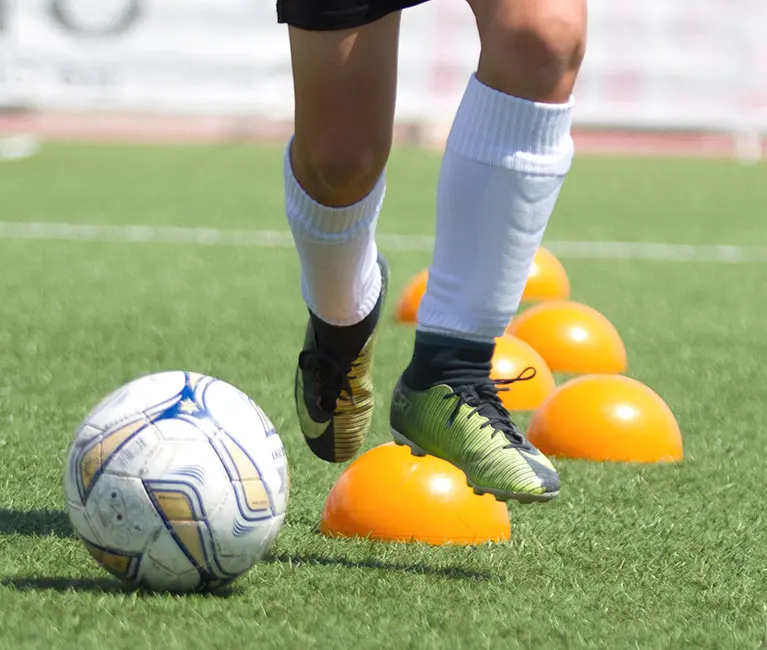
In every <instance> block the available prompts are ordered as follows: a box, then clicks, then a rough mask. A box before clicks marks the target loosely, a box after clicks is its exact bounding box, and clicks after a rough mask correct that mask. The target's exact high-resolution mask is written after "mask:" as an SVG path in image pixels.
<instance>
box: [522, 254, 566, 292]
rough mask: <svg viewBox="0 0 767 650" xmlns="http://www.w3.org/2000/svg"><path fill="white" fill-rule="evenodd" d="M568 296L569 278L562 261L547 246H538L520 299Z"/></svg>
mask: <svg viewBox="0 0 767 650" xmlns="http://www.w3.org/2000/svg"><path fill="white" fill-rule="evenodd" d="M569 297H570V279H569V278H568V277H567V272H566V271H565V267H564V266H562V263H561V262H560V261H559V260H558V259H557V258H556V257H555V256H554V253H552V252H551V251H550V250H549V249H548V248H544V247H543V246H540V247H539V248H538V250H537V251H536V253H535V259H534V260H533V265H532V267H530V273H529V274H528V276H527V284H526V285H525V290H524V293H523V294H522V300H523V301H528V302H537V301H541V300H563V299H565V298H569Z"/></svg>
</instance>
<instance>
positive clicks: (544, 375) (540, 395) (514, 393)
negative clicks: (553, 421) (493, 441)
mask: <svg viewBox="0 0 767 650" xmlns="http://www.w3.org/2000/svg"><path fill="white" fill-rule="evenodd" d="M527 368H535V373H530V374H529V375H528V374H527V373H525V370H526V369H527ZM520 375H521V376H522V377H523V378H524V377H528V376H529V377H530V378H529V379H525V380H524V381H519V382H515V383H514V384H512V385H511V386H509V387H508V388H509V389H508V390H501V391H500V392H499V393H498V395H499V396H500V398H501V401H502V402H503V405H504V406H505V407H506V408H507V409H508V410H509V411H532V410H534V409H536V408H538V407H539V406H540V404H541V402H543V400H544V399H546V398H547V397H548V396H549V395H550V394H551V393H552V392H554V389H555V388H556V384H555V382H554V376H553V375H552V374H551V370H549V366H548V365H547V364H546V362H545V361H544V360H543V357H541V355H540V354H538V353H537V352H536V351H535V350H534V349H533V348H532V347H531V346H529V345H528V344H527V343H525V342H524V341H522V340H520V339H518V338H517V337H516V336H511V335H509V334H507V335H506V336H501V337H499V338H497V339H496V340H495V353H494V354H493V368H492V371H491V372H490V376H491V377H492V378H493V379H515V378H517V377H520Z"/></svg>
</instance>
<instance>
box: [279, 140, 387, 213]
mask: <svg viewBox="0 0 767 650" xmlns="http://www.w3.org/2000/svg"><path fill="white" fill-rule="evenodd" d="M390 149H391V136H388V137H381V138H377V139H367V138H365V139H358V138H350V137H346V138H344V137H339V138H329V137H328V138H319V137H315V138H311V140H310V141H308V142H305V141H304V142H302V141H299V140H294V145H293V169H294V171H295V172H296V175H297V176H298V177H299V181H300V182H301V183H302V184H303V185H304V189H305V190H306V191H307V192H308V193H309V194H310V195H311V196H312V198H314V199H315V200H316V201H318V202H320V203H324V204H325V205H336V206H343V205H351V204H352V203H356V202H357V201H359V200H361V199H362V198H364V197H365V196H367V194H369V193H370V191H371V190H372V189H373V187H374V186H375V184H376V183H377V182H378V180H379V178H380V177H381V174H382V173H383V170H384V167H385V166H386V161H387V159H388V157H389V151H390ZM302 177H303V178H302Z"/></svg>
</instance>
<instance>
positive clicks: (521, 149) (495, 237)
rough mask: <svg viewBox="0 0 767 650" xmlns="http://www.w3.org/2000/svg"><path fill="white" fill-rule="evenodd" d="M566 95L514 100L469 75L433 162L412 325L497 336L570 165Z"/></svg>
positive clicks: (522, 285) (514, 302)
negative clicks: (429, 251)
mask: <svg viewBox="0 0 767 650" xmlns="http://www.w3.org/2000/svg"><path fill="white" fill-rule="evenodd" d="M572 103H573V102H572V100H571V101H570V102H568V103H567V104H542V103H538V102H532V101H529V100H526V99H519V98H517V97H512V96H511V95H506V94H504V93H501V92H499V91H497V90H494V89H492V88H489V87H488V86H485V85H484V84H482V83H481V82H480V81H478V80H477V78H476V77H474V76H472V78H471V80H470V81H469V84H468V87H467V89H466V92H465V94H464V96H463V99H462V101H461V105H460V107H459V109H458V112H457V114H456V117H455V121H454V122H453V127H452V129H451V132H450V136H449V137H448V141H447V146H446V149H445V155H444V158H443V160H442V169H441V171H440V178H439V188H438V190H437V237H436V244H435V248H434V256H433V259H432V264H431V267H430V269H429V281H428V286H427V290H426V294H425V296H424V298H423V300H422V302H421V306H420V309H419V311H418V321H419V324H418V329H419V330H420V331H424V332H433V333H437V334H446V335H449V336H457V337H460V338H463V339H468V340H474V341H487V342H492V341H493V340H494V339H495V337H497V336H500V335H502V334H503V332H504V330H505V328H506V326H507V325H508V323H509V320H510V319H511V317H512V316H513V315H514V313H515V312H516V310H517V308H518V307H519V303H520V301H521V299H522V292H523V290H524V288H525V283H526V281H527V275H528V273H529V271H530V267H531V265H532V263H533V258H534V257H535V252H536V250H537V249H538V246H539V244H540V243H541V239H542V237H543V232H544V230H545V229H546V224H547V223H548V220H549V216H550V215H551V212H552V210H553V209H554V204H555V202H556V200H557V197H558V195H559V190H560V188H561V187H562V182H563V181H564V178H565V175H566V174H567V172H568V170H569V169H570V163H571V160H572V157H573V142H572V138H571V137H570V124H571V112H572Z"/></svg>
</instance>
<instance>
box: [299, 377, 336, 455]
mask: <svg viewBox="0 0 767 650" xmlns="http://www.w3.org/2000/svg"><path fill="white" fill-rule="evenodd" d="M296 411H297V412H298V420H299V422H300V423H301V431H302V432H303V434H304V436H305V437H307V438H311V439H313V440H314V439H316V438H320V437H321V436H323V435H324V434H325V432H326V431H327V430H328V428H329V427H330V423H331V420H328V421H327V422H315V421H314V420H313V419H312V416H311V415H310V414H309V409H307V408H306V401H305V400H304V382H303V379H302V378H301V376H300V375H299V377H298V386H297V391H296Z"/></svg>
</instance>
